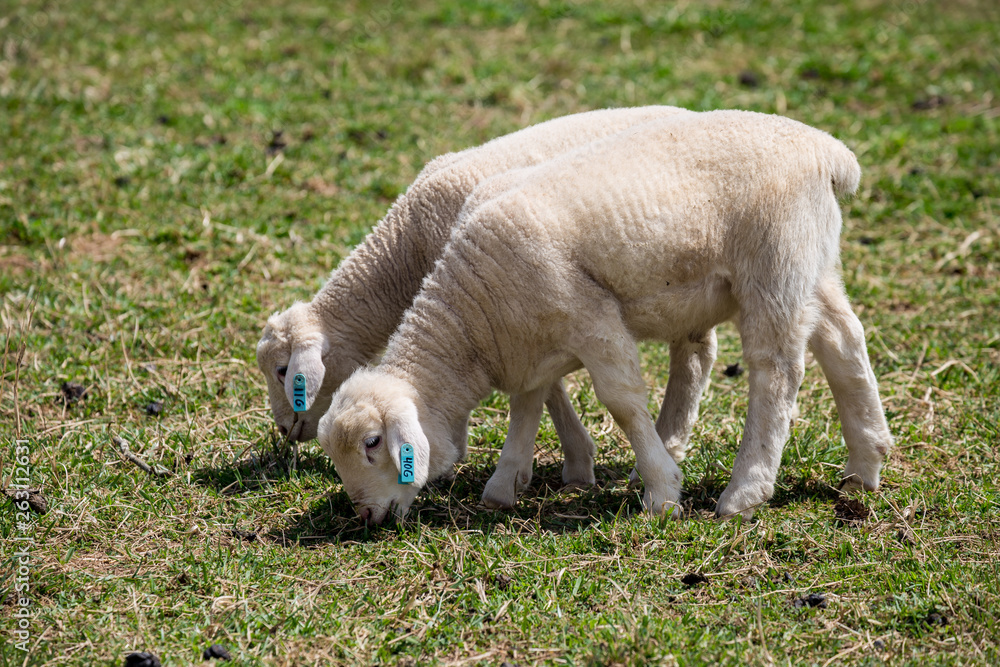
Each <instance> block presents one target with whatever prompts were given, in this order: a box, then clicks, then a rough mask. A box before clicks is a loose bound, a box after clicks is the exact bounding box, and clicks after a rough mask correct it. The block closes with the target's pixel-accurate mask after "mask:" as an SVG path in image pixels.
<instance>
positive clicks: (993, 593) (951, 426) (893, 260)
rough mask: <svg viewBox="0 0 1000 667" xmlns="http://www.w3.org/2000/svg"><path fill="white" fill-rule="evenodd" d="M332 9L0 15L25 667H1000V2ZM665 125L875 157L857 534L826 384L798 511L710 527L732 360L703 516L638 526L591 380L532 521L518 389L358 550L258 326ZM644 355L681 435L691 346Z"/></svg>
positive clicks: (55, 4)
mask: <svg viewBox="0 0 1000 667" xmlns="http://www.w3.org/2000/svg"><path fill="white" fill-rule="evenodd" d="M323 4H324V3H304V2H299V1H298V0H281V1H277V0H261V1H259V2H249V0H207V2H194V1H192V0H176V1H175V2H171V3H158V2H150V1H148V0H134V1H133V2H110V1H105V0H92V1H91V2H87V3H83V2H76V1H74V0H47V1H41V0H12V1H9V2H7V3H5V4H4V6H3V10H2V11H0V329H2V331H0V334H2V336H3V343H2V345H0V347H2V348H3V359H2V362H0V382H2V384H0V444H2V447H0V484H2V485H3V486H4V487H7V486H8V485H15V484H18V480H19V478H26V480H21V481H22V482H23V483H27V484H28V485H29V486H31V487H32V488H37V489H40V490H41V494H42V496H43V497H44V499H45V501H47V504H48V511H47V513H45V514H39V513H30V515H28V516H19V515H18V514H17V513H16V511H15V506H14V504H12V503H10V502H7V501H6V500H3V499H2V498H0V501H2V503H3V504H2V505H0V507H2V511H0V536H2V538H0V540H2V543H3V553H2V558H3V561H2V567H3V570H2V573H3V574H2V575H0V636H2V638H3V639H2V645H0V665H4V666H6V665H43V664H44V665H88V666H89V665H120V664H122V663H123V661H124V657H125V655H126V654H127V653H129V652H131V651H143V650H145V651H151V652H153V653H155V654H156V655H158V656H159V657H160V659H161V660H162V663H163V665H190V664H199V662H200V660H201V656H202V650H203V649H205V648H206V647H208V646H209V645H211V644H213V643H217V644H221V645H223V646H225V647H227V648H228V650H229V651H230V652H231V653H232V655H233V657H234V659H235V662H234V663H232V664H240V665H327V664H334V665H340V664H342V665H355V664H365V665H368V664H378V665H417V664H421V665H423V664H442V665H445V664H447V665H459V664H463V665H464V664H480V665H500V664H502V663H503V662H508V663H511V664H516V665H530V664H574V665H644V664H675V663H676V664H681V665H700V664H716V663H723V664H815V665H822V666H824V667H825V666H826V665H841V664H849V665H860V664H882V663H887V664H893V665H903V664H912V665H926V664H983V665H991V664H1000V586H998V582H1000V519H998V510H1000V495H998V494H1000V492H998V484H997V478H998V476H1000V453H998V452H1000V434H998V423H1000V400H998V396H1000V370H998V369H1000V315H998V312H1000V295H998V277H1000V221H998V216H997V214H998V209H1000V169H998V157H1000V99H997V97H996V95H997V92H998V91H1000V58H998V54H1000V49H998V46H997V45H998V43H1000V11H998V9H1000V8H998V6H997V5H996V3H995V2H992V0H959V1H957V2H953V3H934V2H928V1H927V0H899V1H898V2H895V1H893V2H876V1H875V0H857V1H852V2H848V3H825V2H818V1H816V0H801V1H792V2H786V3H774V2H763V3H749V2H727V1H724V0H718V1H714V0H713V1H712V2H706V3H687V2H681V3H679V4H676V5H673V4H667V3H657V2H640V3H637V4H625V3H617V2H609V3H599V2H589V1H586V0H580V1H565V0H563V1H561V0H550V1H547V2H541V1H540V2H538V3H520V2H518V3H502V2H496V1H493V0H481V1H477V2H456V1H455V0H445V1H443V2H439V3H431V2H424V1H423V0H418V1H417V2H410V3H403V2H399V0H392V2H390V3H387V4H380V5H376V6H372V5H369V4H367V3H360V2H347V3H337V6H336V7H335V8H326V7H323V6H322V5H323ZM654 103H655V104H673V105H679V106H685V107H689V108H692V109H711V108H745V109H753V110H758V111H765V112H776V113H782V114H785V115H788V116H791V117H793V118H796V119H798V120H801V121H803V122H806V123H808V124H811V125H814V126H817V127H819V128H821V129H824V130H826V131H829V132H831V133H832V134H834V135H835V136H837V137H838V138H840V139H842V140H843V141H844V142H845V143H846V144H847V145H848V146H850V147H851V148H852V149H853V150H854V151H855V152H856V153H857V155H858V157H859V159H860V161H861V164H862V166H863V169H864V172H865V174H864V178H863V181H862V186H861V189H860V192H859V195H858V196H857V197H856V198H855V199H853V200H851V201H850V202H847V203H846V204H845V228H844V234H843V239H842V251H843V263H844V277H845V282H846V285H847V290H848V292H849V294H850V296H851V298H852V300H853V302H854V305H855V308H856V310H857V312H858V314H859V315H860V317H861V319H862V321H863V322H864V324H865V327H866V331H867V336H868V344H869V353H870V355H871V359H872V364H873V366H874V368H875V371H876V374H877V376H878V378H879V382H880V386H881V391H882V396H883V400H884V405H885V409H886V412H887V414H888V416H889V423H890V427H891V428H892V430H893V433H894V434H895V436H896V438H897V446H896V448H895V449H894V451H893V452H892V455H891V457H890V460H889V461H888V464H887V467H886V470H885V476H884V485H883V487H882V488H881V489H880V491H879V492H878V493H875V494H868V495H866V496H864V497H862V498H861V501H862V503H863V506H862V507H854V508H851V507H845V506H843V505H839V506H838V505H837V502H838V501H837V497H836V493H835V491H834V490H833V485H835V484H836V483H837V481H838V480H839V476H838V472H839V469H840V468H841V466H842V465H843V462H844V461H845V458H846V452H845V450H844V447H843V446H842V444H841V438H840V426H839V421H838V419H837V415H836V410H835V407H834V405H833V401H832V397H831V395H830V393H829V390H828V389H827V386H826V384H825V381H824V380H823V377H822V374H821V373H820V372H819V369H818V367H817V366H816V365H815V364H814V363H810V364H809V366H808V368H807V374H806V379H805V382H804V383H803V386H802V390H801V392H800V395H799V405H800V408H801V410H802V418H801V419H800V420H799V421H798V423H797V424H796V425H795V427H794V429H793V433H792V436H791V439H790V441H789V442H788V444H787V447H786V449H785V454H784V460H783V465H782V470H781V474H780V476H779V480H778V490H777V493H776V496H775V498H774V499H773V501H772V502H771V503H770V504H769V505H768V506H767V507H765V508H763V509H761V510H760V511H759V512H758V514H757V517H756V518H755V520H754V521H752V522H745V523H739V522H730V523H717V522H715V521H713V520H711V518H710V516H711V511H712V509H713V507H714V498H716V497H717V496H718V495H719V493H720V492H721V490H722V489H723V488H724V487H725V485H726V483H727V482H728V478H729V473H728V469H729V467H730V466H731V465H732V461H733V457H734V455H735V452H736V448H737V445H738V442H739V437H740V434H741V431H742V424H743V419H744V417H745V414H746V404H747V382H746V376H745V375H743V376H737V377H728V376H726V375H724V374H723V372H722V371H723V369H724V368H725V367H726V365H728V364H733V363H736V362H738V361H739V359H740V347H739V340H738V337H737V336H736V335H735V332H734V330H733V328H732V327H730V326H726V327H722V328H721V330H720V356H719V360H718V362H717V368H716V371H715V372H714V374H713V380H712V384H711V387H710V388H709V390H708V392H707V395H706V396H705V399H704V401H703V404H702V418H701V419H700V421H699V423H698V425H697V426H696V428H695V433H694V437H693V440H692V442H693V449H692V452H691V454H690V455H689V457H688V459H687V460H686V461H685V462H684V463H683V464H682V468H683V470H684V472H685V475H686V479H685V483H684V493H685V498H686V502H687V505H688V509H689V513H690V516H689V518H688V519H686V520H684V521H681V522H676V523H671V522H666V523H665V522H661V521H659V520H657V519H653V518H650V517H648V516H645V515H643V514H642V513H640V507H641V503H640V499H639V497H638V495H637V493H636V492H634V491H629V490H628V489H627V488H626V484H625V480H626V478H627V475H628V471H629V470H630V468H631V466H632V455H631V450H630V449H629V447H628V444H627V442H626V441H625V440H624V438H623V437H622V435H621V433H620V432H619V431H618V430H617V429H616V428H615V427H614V425H613V424H612V422H611V419H610V417H609V416H608V415H607V413H606V412H605V411H604V410H603V409H602V407H601V406H600V405H599V404H598V403H597V401H596V399H595V398H594V395H593V391H592V389H591V387H590V384H589V378H588V377H587V375H586V374H585V373H580V374H577V375H575V376H573V377H572V378H571V382H570V384H571V390H572V391H571V393H572V396H573V400H574V402H575V403H576V405H577V407H578V409H579V410H580V411H581V412H582V414H583V415H584V421H585V423H586V424H587V425H588V427H589V429H590V431H591V433H592V434H593V435H594V437H595V438H596V439H597V442H598V447H599V454H598V466H599V469H598V479H599V483H598V485H597V487H595V488H593V489H591V490H587V491H567V490H562V489H560V482H559V471H560V466H561V460H560V455H559V453H558V444H557V441H556V439H555V434H554V431H553V429H552V426H551V423H550V422H548V421H546V422H545V423H544V424H543V428H542V432H541V433H540V435H539V439H538V442H537V450H538V455H537V458H536V476H535V481H534V482H533V486H532V488H531V489H530V490H529V492H528V493H526V494H525V496H524V497H523V498H522V500H521V502H520V504H519V506H518V508H517V509H516V510H515V511H512V512H494V511H488V510H486V509H484V508H483V507H482V506H481V505H480V504H479V496H480V493H481V492H482V488H483V486H484V484H485V482H486V480H487V479H488V477H489V475H490V473H491V471H492V468H493V466H494V464H495V462H496V459H497V454H498V452H499V446H500V444H501V443H502V442H503V438H504V435H505V429H506V417H507V400H506V397H504V396H501V395H495V396H492V397H491V398H490V399H489V400H488V401H486V402H485V403H484V404H483V406H482V407H481V408H480V409H479V410H478V411H477V412H476V413H475V414H474V416H473V427H472V431H471V439H470V456H469V458H468V460H467V461H466V462H464V463H463V464H462V465H461V466H460V467H459V468H458V469H457V471H456V475H455V477H454V479H453V480H450V481H446V482H439V483H438V484H437V485H435V486H434V487H433V488H431V489H429V490H427V491H425V492H424V493H423V494H422V495H421V497H420V498H419V499H418V501H417V504H416V505H415V507H414V509H413V510H412V511H411V514H410V516H409V517H408V518H407V520H406V521H405V522H402V523H397V524H392V525H389V526H386V527H382V528H378V529H373V530H368V529H366V528H365V527H364V525H363V524H362V523H361V522H360V521H359V520H358V519H357V518H356V516H355V515H354V513H353V511H352V509H351V506H350V503H349V502H348V500H347V497H346V494H344V493H343V492H342V491H341V489H340V484H339V481H338V479H337V476H336V473H335V471H334V470H333V467H332V465H331V464H330V462H329V461H328V460H327V458H326V457H325V456H324V455H323V453H322V451H321V450H320V449H319V447H318V446H317V445H316V444H315V443H310V444H308V445H306V446H304V447H303V449H302V458H301V461H300V465H299V467H298V468H297V469H295V470H292V469H290V468H289V466H288V465H287V464H286V461H287V457H286V453H285V451H284V449H283V447H282V444H281V442H280V439H279V438H278V436H277V432H276V429H275V428H274V427H273V425H272V423H271V420H270V415H269V413H268V410H267V399H266V394H265V390H264V384H263V381H262V378H260V377H259V376H258V372H257V369H256V364H255V360H254V346H255V344H256V341H257V338H258V337H259V334H260V330H261V328H262V326H263V323H264V320H265V319H266V317H267V315H269V314H270V313H272V312H274V311H275V310H279V309H283V308H285V307H286V306H287V305H289V304H291V303H292V302H293V301H294V300H295V299H307V298H309V297H310V296H311V294H312V293H313V292H314V291H315V290H316V289H317V288H318V287H319V286H320V285H321V284H322V282H323V280H324V279H325V276H326V274H327V273H328V272H329V270H330V269H332V268H333V267H335V266H336V265H337V263H338V262H339V261H340V259H341V258H343V257H344V256H345V254H346V253H347V252H348V251H349V250H350V248H351V247H352V246H353V245H354V244H356V243H357V242H358V241H359V240H360V239H361V238H363V236H364V234H365V233H366V232H367V230H368V229H369V228H370V227H371V226H372V225H373V224H375V223H376V222H377V221H378V220H379V219H380V218H381V216H382V215H383V214H384V213H385V211H386V210H387V209H388V207H389V206H390V205H391V203H392V201H393V199H394V198H395V197H396V195H397V194H399V193H400V192H402V191H403V190H404V189H405V188H406V186H407V185H408V183H409V182H410V181H411V180H412V179H413V178H414V176H415V175H416V174H417V172H418V171H419V170H420V168H421V167H422V165H423V164H424V163H425V162H427V161H428V160H430V159H431V158H433V157H434V156H436V155H439V154H441V153H444V152H447V151H451V150H456V149H460V148H464V147H467V146H470V145H475V144H478V143H481V142H483V141H485V140H487V139H489V138H491V137H494V136H497V135H500V134H504V133H507V132H509V131H512V130H515V129H517V128H520V127H523V126H525V125H527V124H531V123H534V122H538V121H541V120H545V119H548V118H551V117H554V116H558V115H562V114H566V113H572V112H576V111H581V110H586V109H593V108H600V107H607V106H626V105H642V104H654ZM643 355H644V359H645V362H646V363H645V368H646V373H647V379H648V382H649V385H650V388H651V390H652V392H653V393H651V397H650V407H651V408H654V409H655V406H656V404H657V402H658V399H659V396H660V395H662V394H661V392H662V389H663V387H664V385H665V381H666V368H667V359H666V351H665V349H664V348H662V347H661V346H658V345H647V346H644V348H643ZM115 439H118V440H115ZM15 441H21V445H20V446H21V447H23V448H24V449H22V450H18V449H17V446H16V444H15ZM117 442H124V443H126V444H127V445H128V447H129V448H130V449H131V450H132V451H134V452H135V453H136V454H137V455H138V456H139V457H140V458H141V459H142V460H145V461H147V462H149V464H151V465H156V466H159V467H161V468H162V469H163V471H167V472H169V475H162V476H158V475H150V474H146V473H145V472H143V471H142V470H140V469H139V468H138V467H137V466H136V465H134V464H133V463H132V462H129V461H128V460H126V459H125V458H123V456H122V455H121V454H120V449H119V447H118V445H117V444H116V443H117ZM18 457H27V462H28V465H26V466H25V465H19V464H18V462H17V459H18ZM22 463H23V461H22ZM157 470H160V468H157ZM28 539H33V542H31V541H27V540H28ZM19 553H22V554H23V553H26V554H27V556H26V557H25V556H22V555H19ZM25 563H26V564H25ZM20 584H26V585H27V586H28V589H27V591H22V592H17V590H16V588H15V587H16V586H18V585H20ZM810 595H811V596H812V597H810ZM22 596H28V597H29V598H30V600H31V604H30V606H29V607H27V608H26V609H27V610H28V611H27V612H26V613H28V614H29V617H28V618H26V619H22V618H20V617H19V616H18V614H20V613H25V612H22V611H21V610H22V606H21V605H20V604H19V598H20V597H22ZM819 596H822V598H820V597H819ZM22 620H23V621H24V622H23V623H22V622H21V621H22ZM24 626H26V629H25V630H24V632H25V633H26V635H27V637H28V638H27V639H23V637H24V636H25V635H19V634H18V632H19V631H20V630H22V627H24ZM21 641H23V642H24V647H25V648H26V649H27V650H26V651H22V650H21V648H20V647H19V646H18V644H19V643H20V642H21Z"/></svg>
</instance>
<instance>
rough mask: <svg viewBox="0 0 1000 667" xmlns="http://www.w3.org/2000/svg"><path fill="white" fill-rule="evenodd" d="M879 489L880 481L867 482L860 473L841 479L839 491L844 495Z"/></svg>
mask: <svg viewBox="0 0 1000 667" xmlns="http://www.w3.org/2000/svg"><path fill="white" fill-rule="evenodd" d="M877 489H878V482H876V483H875V484H866V483H865V481H864V480H863V479H861V477H860V476H859V475H848V476H846V477H844V478H843V479H842V480H840V484H839V485H838V486H837V491H839V492H840V494H841V495H843V496H849V495H857V494H860V493H864V492H865V491H875V490H877Z"/></svg>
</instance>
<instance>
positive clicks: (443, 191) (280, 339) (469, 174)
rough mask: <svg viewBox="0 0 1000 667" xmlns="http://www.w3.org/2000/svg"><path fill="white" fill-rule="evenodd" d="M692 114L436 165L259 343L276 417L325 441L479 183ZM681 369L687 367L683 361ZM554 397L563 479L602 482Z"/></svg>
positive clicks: (598, 114)
mask: <svg viewBox="0 0 1000 667" xmlns="http://www.w3.org/2000/svg"><path fill="white" fill-rule="evenodd" d="M686 113H690V112H688V111H686V110H684V109H678V108H675V107H665V106H651V107H642V108H634V109H607V110H601V111H592V112H587V113H580V114H574V115H571V116H566V117H563V118H558V119H555V120H551V121H548V122H545V123H541V124H539V125H535V126H533V127H529V128H526V129H524V130H521V131H519V132H515V133H513V134H510V135H507V136H504V137H500V138H498V139H494V140H493V141H490V142H488V143H486V144H484V145H483V146H480V147H477V148H471V149H468V150H465V151H461V152H459V153H452V154H448V155H444V156H442V157H439V158H437V159H435V160H433V161H432V162H431V163H430V164H428V165H427V166H426V167H425V168H424V169H423V171H422V172H421V173H420V175H419V176H418V177H417V179H416V181H415V182H414V183H413V185H411V186H410V188H409V189H408V190H407V191H406V193H405V194H403V195H401V196H400V197H399V199H398V200H397V201H396V203H395V204H394V205H393V207H392V208H391V209H390V210H389V212H388V214H387V215H386V217H385V218H384V219H383V220H382V221H381V222H380V223H379V224H378V225H377V226H376V227H375V229H374V230H373V231H372V233H371V234H369V235H368V237H367V238H366V239H365V240H364V242H362V243H361V244H360V245H359V246H358V247H357V248H356V249H355V250H354V251H353V252H352V253H351V255H350V256H349V257H348V258H347V259H345V260H344V262H343V263H342V264H341V265H340V267H339V268H337V270H335V271H334V272H333V273H332V274H331V275H330V278H329V279H328V280H327V282H326V284H325V285H324V286H323V288H322V289H321V290H320V291H319V292H318V293H317V294H316V295H315V296H314V297H313V299H312V301H311V302H309V303H296V304H294V305H293V306H291V307H290V308H288V309H287V310H285V311H284V312H281V313H278V314H275V315H273V316H272V317H271V318H270V319H269V320H268V322H267V325H266V326H265V327H264V331H263V335H262V337H261V339H260V342H259V343H258V345H257V363H258V366H259V368H260V370H261V372H262V373H263V374H264V378H265V380H266V381H267V387H268V395H269V397H270V401H271V411H272V413H273V415H274V420H275V421H276V422H277V424H278V426H279V429H280V430H281V432H282V433H283V434H287V435H288V436H289V437H290V439H291V440H292V441H293V442H296V441H305V440H310V439H312V438H314V437H316V426H317V423H318V422H319V418H320V417H321V416H322V415H323V414H324V413H325V412H326V410H327V408H328V407H329V405H330V398H331V397H332V395H333V392H334V391H335V390H336V389H337V388H338V387H339V386H340V384H341V383H342V382H343V381H344V380H345V379H346V378H347V377H348V376H349V375H350V374H351V373H352V372H353V371H354V370H356V369H357V368H358V367H360V366H362V365H363V364H365V363H367V362H369V361H371V360H372V359H373V358H374V357H376V355H377V354H378V353H379V352H380V351H381V350H382V349H383V348H384V347H385V345H386V343H387V341H388V340H389V336H390V335H391V334H392V332H393V331H394V330H395V329H396V327H397V326H398V325H399V323H400V320H401V319H402V316H403V313H404V311H405V310H406V309H407V308H408V307H409V306H410V305H411V303H412V301H413V297H414V296H415V295H416V294H417V292H418V291H419V289H420V283H421V281H422V280H423V278H424V276H425V275H427V274H428V273H429V272H430V271H431V269H432V267H433V265H434V262H435V261H436V260H437V259H438V257H439V256H440V255H441V252H442V250H443V249H444V246H445V243H446V242H447V240H448V237H449V235H450V234H451V231H452V228H453V227H454V226H455V223H456V220H457V218H458V214H459V212H460V210H461V209H462V206H463V204H465V202H466V198H467V197H468V196H469V194H470V193H471V192H472V191H473V189H474V188H475V187H476V186H477V185H478V184H480V183H482V182H483V181H485V180H486V179H488V178H490V177H492V176H494V175H496V174H501V173H504V172H506V171H508V170H510V169H514V168H518V167H524V166H526V165H533V164H537V163H539V162H542V161H544V160H547V159H549V158H550V157H552V156H554V155H557V154H560V153H564V152H566V151H568V150H571V149H573V148H576V147H578V146H581V145H583V144H586V143H588V142H589V141H591V140H593V139H595V138H599V137H604V136H608V135H611V134H614V133H616V132H619V131H621V130H623V129H625V128H627V127H630V126H632V125H636V124H640V123H644V122H647V121H649V120H652V119H654V118H661V117H668V116H672V115H677V114H686ZM684 354H685V351H683V350H680V349H678V350H677V351H676V355H677V358H678V360H682V359H683V358H684ZM678 364H681V365H683V364H682V362H681V361H678ZM688 365H690V364H688ZM708 365H709V366H710V365H711V361H709V364H708ZM671 368H673V365H672V366H671ZM706 371H707V368H706ZM297 373H302V374H303V375H304V376H305V378H306V401H305V405H306V411H304V412H300V413H299V414H298V415H297V414H296V413H295V411H294V410H293V409H292V405H293V391H294V390H293V386H292V382H291V378H293V377H295V375H296V374H297ZM706 377H707V376H706ZM682 379H683V378H682V375H681V374H678V379H677V381H676V382H673V383H672V384H670V383H668V388H670V387H673V385H674V384H677V383H678V382H681V381H682ZM546 391H547V392H549V393H548V394H547V396H546V404H547V405H548V408H549V412H550V413H551V415H552V420H553V423H554V425H555V427H556V431H557V432H558V434H559V438H560V440H561V442H562V444H563V449H564V451H565V464H564V466H563V480H564V482H566V483H567V484H593V482H594V472H593V456H594V444H593V441H592V440H591V439H590V436H589V435H588V434H587V431H586V430H585V429H584V427H583V425H582V424H581V423H580V421H579V419H578V418H577V416H576V413H575V412H574V411H573V407H572V404H571V403H570V400H569V397H568V396H567V395H566V392H565V389H563V386H562V383H561V380H560V379H559V378H553V380H552V382H551V383H549V385H548V388H547V390H546ZM672 391H673V393H675V394H677V393H679V392H678V391H677V390H672ZM669 393H670V391H669V390H668V394H669ZM699 396H700V391H699V392H698V396H696V397H694V399H693V401H694V405H693V408H692V406H690V405H687V406H686V407H685V408H683V410H686V413H685V414H687V413H690V414H691V415H692V416H691V418H690V419H689V420H688V422H686V423H678V424H677V426H676V427H673V425H671V428H670V429H667V430H670V431H677V432H680V433H686V432H688V431H689V430H690V426H691V424H692V423H693V419H694V416H696V414H697V403H698V397H699ZM519 405H520V402H519V401H514V406H513V407H512V410H511V421H512V423H513V424H514V427H513V428H512V429H511V433H512V434H516V433H519V432H525V433H527V432H529V431H530V432H531V434H532V435H531V438H532V444H533V440H534V433H535V431H536V430H537V419H536V423H535V424H534V425H533V426H532V425H528V426H523V425H522V422H523V421H524V420H523V419H522V418H521V417H520V415H519V414H518V406H519ZM683 410H682V411H683ZM674 412H677V411H676V410H674ZM532 418H533V419H534V418H535V417H534V416H533V417H532ZM529 421H530V420H529ZM454 427H455V431H454V432H453V433H452V434H451V437H452V438H454V439H455V440H456V441H457V440H461V439H464V437H465V436H464V434H465V423H464V422H463V423H461V424H457V423H456V424H455V425H454ZM664 428H665V429H666V428H667V427H664ZM527 444H528V443H525V444H524V445H523V446H527ZM464 451H465V446H464V444H463V445H462V452H463V453H464ZM530 479H531V470H530V466H529V467H528V472H527V475H526V477H522V478H521V479H519V480H518V489H520V488H523V487H524V486H526V485H527V484H528V482H529V481H530ZM513 493H514V489H513V487H512V488H511V491H510V493H509V494H507V496H508V498H507V501H506V504H508V505H509V504H513ZM498 504H504V501H503V500H499V501H498Z"/></svg>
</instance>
